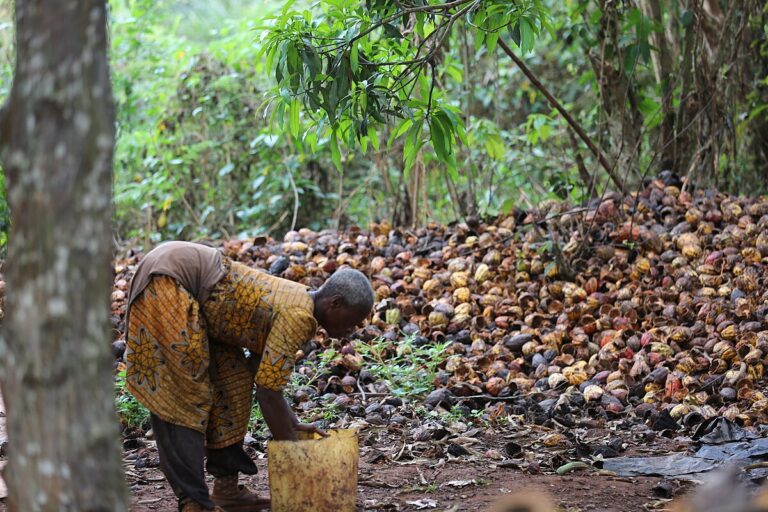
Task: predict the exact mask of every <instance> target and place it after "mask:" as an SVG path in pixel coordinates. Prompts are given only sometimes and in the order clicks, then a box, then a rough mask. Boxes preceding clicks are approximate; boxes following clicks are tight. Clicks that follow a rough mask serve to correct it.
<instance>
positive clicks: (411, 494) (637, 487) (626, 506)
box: [0, 402, 689, 512]
mask: <svg viewBox="0 0 768 512" xmlns="http://www.w3.org/2000/svg"><path fill="white" fill-rule="evenodd" d="M372 430H374V429H372ZM379 430H380V432H378V433H372V432H366V431H365V430H363V431H362V432H361V436H360V437H361V445H362V446H361V458H360V470H359V474H358V499H357V503H358V506H357V509H358V510H360V511H368V510H370V511H376V510H380V511H416V510H434V511H455V512H458V511H475V510H477V511H486V510H490V508H491V507H492V504H493V503H495V502H497V500H499V499H503V498H505V497H509V496H511V495H515V493H523V494H525V493H531V492H534V491H540V492H543V493H546V494H548V495H549V496H551V497H552V499H553V502H554V504H555V506H556V507H558V509H559V510H561V511H563V512H582V511H605V512H624V511H644V510H663V509H664V508H665V505H666V504H667V503H668V501H669V500H668V499H666V498H661V497H660V496H658V495H657V494H656V492H655V491H654V486H655V485H656V484H657V483H658V482H659V479H658V478H618V477H615V476H610V475H604V474H601V473H599V472H596V471H595V470H589V472H579V473H571V474H568V475H565V476H559V475H552V474H542V473H541V468H540V466H539V463H538V462H537V460H542V459H541V457H538V456H534V455H533V454H530V452H529V456H524V457H523V458H520V459H517V460H512V459H505V458H502V459H501V460H494V458H497V457H494V456H493V455H494V454H498V453H501V452H503V451H504V449H505V448H504V445H505V443H507V442H508V441H507V439H508V438H509V436H505V435H504V432H503V431H497V432H495V433H487V432H486V433H482V434H478V435H477V436H475V438H474V439H475V441H474V442H471V443H469V445H468V446H469V448H468V449H467V450H466V452H467V453H464V452H463V451H462V453H460V454H459V455H458V456H456V457H453V456H451V455H450V454H448V453H447V451H443V450H441V449H440V446H439V444H440V443H437V444H435V443H425V445H426V446H427V447H426V448H424V449H421V450H419V449H416V448H414V446H415V444H418V443H415V444H410V443H400V444H398V441H397V440H396V438H395V437H393V436H391V435H388V434H389V432H388V431H387V430H386V429H379ZM5 437H6V434H5V412H4V409H3V408H2V402H0V443H4V442H5V441H4V440H5ZM455 439H461V438H454V440H455ZM516 439H518V441H519V442H520V444H521V445H526V444H527V442H531V444H530V445H528V446H529V447H530V448H532V449H533V448H534V447H535V446H536V445H535V443H534V442H532V439H530V440H528V441H526V440H523V439H521V438H520V437H519V436H516ZM464 441H466V439H464ZM453 444H454V445H455V444H457V443H453ZM662 444H663V442H662ZM124 446H125V450H124V465H125V470H126V479H127V482H128V485H129V489H130V495H131V502H130V503H131V505H130V510H131V512H158V511H169V512H170V511H175V510H176V499H175V496H174V495H173V492H172V491H171V489H170V487H169V486H168V484H167V483H166V481H165V479H164V478H163V475H162V473H161V472H160V470H159V468H158V456H157V450H156V448H155V444H154V442H153V441H151V440H147V439H145V438H136V439H126V440H125V443H124ZM406 446H407V448H408V449H407V450H406V449H405V448H406ZM658 448H659V449H663V446H659V447H658ZM632 451H633V450H632V449H630V450H628V453H631V452H632ZM248 452H249V454H250V455H251V456H252V458H254V460H255V461H256V464H257V466H258V468H259V473H258V474H257V475H254V476H252V477H243V478H242V482H243V483H245V484H247V485H249V487H250V488H251V489H253V490H255V491H257V492H260V493H266V492H267V491H268V477H267V460H266V455H265V453H264V444H263V442H261V441H257V440H252V444H251V446H249V447H248ZM425 453H426V454H434V455H435V456H434V457H425V456H422V455H423V454H425ZM547 453H551V452H547ZM408 454H417V455H415V456H412V455H408ZM419 454H421V455H419ZM4 459H5V456H4V455H2V456H0V467H2V465H4V464H5V460H4ZM526 459H527V460H526ZM688 488H689V486H688V485H687V484H680V483H674V484H673V493H674V495H675V496H677V495H680V494H683V493H684V492H685V491H686V489H688ZM4 491H5V488H4V485H3V484H2V479H0V512H5V511H6V510H7V507H6V504H5V492H4ZM524 510H527V509H524ZM297 512H298V511H297Z"/></svg>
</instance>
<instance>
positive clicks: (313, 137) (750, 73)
mask: <svg viewBox="0 0 768 512" xmlns="http://www.w3.org/2000/svg"><path fill="white" fill-rule="evenodd" d="M660 5H661V9H662V12H661V14H660V20H661V21H660V22H659V20H657V19H655V18H654V17H653V16H651V15H649V14H648V13H646V12H645V11H644V10H641V9H638V8H637V7H638V6H637V4H633V3H631V2H630V3H627V2H624V3H621V2H618V3H617V2H601V1H597V0H579V1H567V2H556V1H554V0H515V1H511V2H510V1H506V0H490V1H483V2H479V1H475V0H457V1H455V2H442V1H441V0H406V1H401V2H393V1H391V0H368V1H362V0H321V1H318V2H314V3H310V2H307V1H297V2H267V3H264V2H235V1H234V0H213V1H203V0H185V1H184V2H171V1H169V0H156V1H152V0H111V2H110V41H111V45H112V48H111V64H112V77H113V90H114V96H115V99H116V103H117V114H118V138H117V146H116V154H115V227H116V233H117V235H118V239H125V238H132V237H141V238H143V239H144V241H145V242H147V243H151V242H154V241H159V240H162V239H169V238H190V239H191V238H222V237H228V236H240V237H245V236H249V235H252V234H254V233H257V232H258V233H263V232H269V233H271V234H273V235H275V236H278V237H279V236H281V234H282V233H283V232H284V231H285V230H287V229H290V228H291V227H293V226H295V227H304V226H307V227H310V228H313V229H322V228H327V227H336V226H343V225H349V224H358V225H365V224H367V223H368V222H371V221H374V220H380V219H388V220H391V221H393V222H395V223H397V224H412V223H414V224H418V223H423V222H426V221H428V220H434V221H438V222H450V221H452V220H455V219H457V218H462V217H467V216H469V215H480V216H482V215H496V214H500V213H506V212H509V211H510V210H511V209H512V208H513V207H516V206H519V207H522V208H534V207H536V206H537V205H538V204H540V203H541V202H542V201H543V200H546V199H569V200H571V201H575V202H579V201H582V200H584V199H586V198H588V197H589V196H590V195H591V194H595V193H598V194H599V193H600V192H601V191H602V190H603V189H604V188H605V187H606V186H607V182H608V181H607V179H606V175H605V173H604V171H603V170H601V169H600V167H599V166H598V165H597V162H596V160H595V158H594V157H593V156H592V155H591V153H590V152H588V151H587V150H586V149H585V147H584V146H583V144H582V143H581V142H580V141H577V142H576V143H571V141H570V131H571V130H570V128H569V127H568V125H567V124H566V123H564V122H563V120H562V118H561V117H560V114H559V113H556V112H554V111H553V110H552V107H551V106H550V105H549V104H548V102H547V101H546V99H545V98H544V96H543V95H542V93H541V92H540V91H539V90H538V89H537V88H536V87H535V86H534V85H533V84H532V83H531V82H530V81H529V79H528V78H527V77H526V76H525V75H523V74H522V73H521V72H520V70H519V69H518V68H517V67H516V66H515V65H514V64H513V63H512V61H511V60H510V59H509V58H508V56H507V55H506V54H505V53H504V52H503V51H502V49H501V47H500V44H499V41H505V42H506V43H507V44H508V46H511V47H512V48H513V49H514V50H515V51H516V52H517V53H519V54H521V55H523V56H524V57H525V58H526V62H527V64H528V66H529V67H530V68H531V69H532V70H533V71H534V73H535V74H536V75H537V76H538V78H539V79H540V80H541V82H542V83H544V84H545V85H546V86H547V87H548V88H549V90H550V92H551V93H552V94H553V95H554V96H555V97H556V98H558V99H559V100H560V102H561V103H562V104H563V105H564V106H565V107H566V109H567V110H568V111H569V112H570V113H571V114H572V116H573V117H574V118H575V119H576V120H577V122H578V123H579V124H581V126H582V127H583V128H584V130H585V132H587V133H588V134H589V135H590V136H591V137H592V138H593V139H594V140H595V142H596V144H597V145H598V146H599V147H600V148H601V149H603V150H604V151H605V152H606V154H608V157H609V159H612V158H613V157H614V156H615V154H616V153H617V152H619V151H627V148H628V147H629V146H637V149H638V155H637V161H636V167H637V170H638V171H639V172H648V173H649V174H650V175H653V174H654V173H655V172H657V171H658V168H659V166H660V165H661V160H662V158H660V157H659V153H660V148H661V147H662V146H663V144H662V142H663V141H662V140H661V139H662V137H661V135H662V133H663V131H664V130H665V129H666V128H665V122H667V121H668V120H669V119H670V118H671V119H673V121H674V119H675V118H676V117H677V118H679V122H678V124H681V123H682V124H683V125H684V126H687V125H688V124H691V123H690V121H689V119H690V118H691V117H693V116H698V117H695V119H696V121H697V122H696V123H692V124H691V126H692V128H690V131H693V130H694V129H700V130H704V131H703V132H701V133H699V132H696V133H691V135H690V138H688V139H686V140H685V141H683V142H685V143H678V144H677V145H676V146H675V147H676V148H677V150H678V156H677V157H679V158H683V157H684V156H686V155H687V154H689V153H693V152H695V149H696V147H697V146H696V144H704V145H706V144H710V142H708V141H710V140H711V141H712V142H711V144H712V145H713V148H714V149H712V150H711V153H710V149H709V148H708V147H705V148H704V150H702V153H701V159H700V161H699V163H700V164H701V163H702V162H706V163H707V165H708V166H709V167H711V169H709V170H708V171H699V170H698V169H697V170H696V173H698V174H699V175H700V176H702V181H703V182H704V183H707V182H709V183H716V184H718V185H719V186H722V187H725V188H728V189H729V190H732V191H750V192H762V191H765V190H766V188H765V187H766V186H765V183H768V181H766V179H765V177H766V176H765V175H764V174H765V173H764V166H763V165H762V162H763V161H764V160H765V157H766V156H768V143H767V142H766V138H765V135H764V134H765V133H768V131H766V129H765V126H766V125H767V124H768V109H767V108H766V104H768V95H767V94H766V91H768V82H766V76H768V65H767V64H766V62H768V60H767V59H768V58H767V57H766V54H768V51H766V43H765V40H766V37H765V34H766V23H765V16H766V13H765V12H764V6H760V5H758V3H757V2H756V1H755V0H745V2H744V3H743V4H740V6H739V8H734V9H730V10H728V12H727V13H726V14H728V13H730V15H732V16H731V17H730V18H727V19H726V20H725V21H726V22H727V23H730V24H731V25H727V24H726V25H725V28H728V26H731V29H730V30H731V32H728V33H729V34H733V33H736V32H734V29H733V27H735V28H739V27H740V26H741V27H743V29H742V30H740V31H739V32H738V33H739V34H742V36H743V37H742V39H743V43H742V46H741V47H740V48H738V49H737V48H731V47H729V46H728V45H729V44H732V43H733V41H734V40H737V39H738V38H736V37H722V38H721V40H718V41H715V43H717V44H720V45H723V48H724V49H723V51H721V52H720V54H716V53H713V54H712V55H713V57H712V58H714V57H717V58H718V59H720V61H716V60H712V64H711V66H714V65H715V63H717V62H722V63H723V65H722V66H721V67H720V68H719V69H714V68H711V69H709V70H708V71H707V68H706V66H705V67H702V66H700V65H697V67H696V68H695V69H694V71H695V73H693V74H692V75H691V77H690V80H688V82H685V84H686V85H685V86H686V87H688V89H687V90H684V88H683V84H682V83H681V82H682V81H683V78H682V77H683V76H685V67H684V66H683V64H684V62H685V61H684V59H682V57H681V56H680V55H681V52H682V51H683V50H684V48H685V39H686V36H687V35H688V34H690V35H691V36H692V37H693V39H694V40H695V41H696V45H695V49H696V51H695V52H694V54H693V56H694V58H696V59H699V60H701V59H704V58H705V57H706V55H708V53H707V52H708V51H709V49H708V47H706V44H709V43H708V42H707V41H705V40H704V39H703V38H704V37H705V36H703V35H702V33H703V30H702V29H701V27H700V19H701V16H699V15H697V14H696V13H695V12H692V11H688V10H686V8H691V9H692V8H694V7H695V5H694V6H693V7H690V6H687V4H681V3H674V2H671V3H670V2H661V3H660ZM692 5H693V4H692ZM756 5H757V6H758V7H759V8H756V7H755V6H756ZM740 20H741V21H740ZM710 21H711V20H710ZM609 22H610V23H609ZM739 23H741V25H739ZM697 24H698V25H697ZM612 27H615V30H614V28H612ZM609 28H610V29H611V30H608V29H609ZM12 29H13V26H12V20H11V7H10V5H9V4H8V3H6V4H3V5H0V98H5V97H6V96H7V93H8V90H9V88H10V85H11V76H12V69H13V52H12ZM614 32H615V34H614ZM661 35H664V36H665V37H666V38H667V39H668V42H669V43H670V44H669V45H668V46H669V48H671V49H672V50H673V51H672V52H670V55H671V58H672V64H671V70H672V71H671V72H669V73H667V74H666V75H664V76H665V77H666V78H664V79H663V80H659V78H658V77H657V73H656V70H655V66H656V65H657V63H658V62H656V61H658V60H659V58H660V48H659V47H658V45H657V44H656V43H655V38H656V37H658V36H661ZM740 37H741V36H740ZM745 48H748V51H747V50H745ZM715 50H717V48H715ZM737 50H738V51H737ZM731 55H733V59H732V60H733V62H730V61H729V60H728V59H725V57H723V56H726V57H729V56H731ZM724 59H725V60H724ZM599 62H604V63H606V64H607V65H608V66H609V68H610V69H611V70H615V74H612V75H610V77H609V79H608V80H606V79H605V78H604V77H601V76H600V71H599V66H598V65H596V63H599ZM655 62H656V63H655ZM707 66H710V64H707ZM707 77H711V78H707ZM702 80H705V81H706V80H710V82H712V83H709V84H707V83H703V85H704V86H708V87H719V89H714V90H715V93H712V94H710V93H708V91H710V90H712V89H707V88H706V87H702V83H699V82H701V81H702ZM697 81H698V82H697ZM601 84H603V85H601ZM606 84H607V85H618V86H622V87H624V88H625V89H622V90H623V91H625V92H624V93H623V94H620V95H618V97H619V99H618V100H616V104H613V105H612V104H610V102H609V101H608V96H607V95H606V91H605V90H604V86H605V85H606ZM691 84H693V85H691ZM697 87H699V88H700V89H697ZM670 94H671V95H672V102H671V103H672V110H673V112H672V113H671V117H670V116H665V115H664V111H663V109H664V108H666V107H665V102H664V99H665V97H667V96H669V95H670ZM694 97H695V98H699V97H701V98H717V99H718V101H713V102H712V104H711V105H707V106H708V108H707V109H705V111H704V112H703V113H702V112H698V111H696V110H695V109H693V107H697V108H699V107H700V106H702V105H706V103H705V102H698V103H697V102H686V101H683V100H684V99H686V98H694ZM697 101H698V100H697ZM683 107H688V109H689V110H690V112H688V111H687V110H685V109H684V108H683ZM622 116H625V117H626V118H627V119H628V120H629V122H628V124H627V126H625V127H623V128H622V129H621V130H617V129H616V127H615V126H613V125H612V124H611V123H615V121H616V120H617V119H618V118H620V117H622ZM686 116H687V117H686ZM705 119H706V122H705ZM631 126H637V127H639V129H638V130H637V131H636V134H635V135H633V137H632V142H631V144H627V143H622V141H618V142H617V140H616V133H622V132H623V133H629V132H632V130H629V129H628V128H629V127H631ZM709 127H711V129H712V130H714V129H716V130H718V131H714V132H711V133H710V132H709V131H707V130H710V128H709ZM681 128H682V127H681V126H678V127H676V130H677V131H676V132H675V133H680V132H681V131H682V132H685V130H682V129H681ZM622 144H623V145H622ZM622 148H623V149H622ZM680 154H683V156H682V157H681V156H680ZM578 158H581V159H582V160H583V162H584V166H583V168H581V169H580V168H579V167H577V164H576V162H577V159H578ZM683 160H684V158H683ZM689 164H690V162H689V161H681V162H680V163H679V164H677V166H676V167H675V170H677V171H678V173H680V174H685V173H686V172H687V171H688V168H689ZM696 167H697V166H694V168H696ZM584 169H586V171H587V172H586V173H584V172H583V170H584ZM337 171H342V172H341V173H340V172H337ZM622 172H623V171H622ZM624 174H626V173H624ZM704 178H707V180H709V181H707V180H704ZM634 179H635V183H634V184H635V185H636V183H637V182H639V176H636V177H635V178H634ZM0 197H4V194H0ZM8 223H9V222H8V212H7V208H6V207H5V206H4V202H3V201H1V200H0V233H7V227H8ZM3 236H5V235H0V246H2V242H3V238H2V237H3Z"/></svg>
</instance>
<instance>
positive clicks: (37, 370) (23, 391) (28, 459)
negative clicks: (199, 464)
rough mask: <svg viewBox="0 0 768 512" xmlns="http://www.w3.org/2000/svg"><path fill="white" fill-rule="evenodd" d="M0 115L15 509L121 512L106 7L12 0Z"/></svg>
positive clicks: (74, 0)
mask: <svg viewBox="0 0 768 512" xmlns="http://www.w3.org/2000/svg"><path fill="white" fill-rule="evenodd" d="M15 11H16V12H15V19H16V51H17V53H16V55H17V62H16V70H15V77H14V83H13V87H12V89H11V93H10V97H9V101H8V104H7V105H6V107H5V108H4V109H3V111H2V113H0V151H1V154H0V156H1V157H2V161H3V167H4V170H5V173H6V180H7V190H8V203H9V206H10V210H11V230H10V235H9V242H8V259H7V266H6V278H7V289H8V291H7V296H6V306H7V309H6V317H5V320H4V325H3V333H2V337H1V338H0V361H2V368H1V371H0V382H1V383H2V389H3V394H4V398H5V402H6V409H7V415H8V416H7V420H8V425H7V426H8V439H9V448H8V450H9V453H8V459H9V460H8V466H7V468H6V474H5V477H6V481H7V484H8V488H9V497H8V508H9V510H10V511H23V512H33V511H61V510H71V511H89V512H96V511H104V512H107V511H110V512H112V511H124V510H127V507H126V502H127V499H126V498H127V495H126V489H125V484H124V478H123V473H122V467H121V454H120V449H119V444H118V439H119V435H118V428H117V421H116V417H115V413H114V401H113V394H112V393H113V383H112V375H111V373H112V370H111V361H110V356H109V350H108V349H109V341H110V334H109V333H110V329H109V322H108V318H109V296H110V283H111V279H112V271H111V266H110V265H111V237H110V233H111V220H112V206H111V203H112V158H113V150H114V138H115V133H114V121H115V118H114V109H113V104H112V96H111V87H110V80H109V69H108V61H107V27H106V3H105V1H104V0H16V4H15Z"/></svg>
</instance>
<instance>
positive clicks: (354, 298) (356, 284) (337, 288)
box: [318, 268, 375, 313]
mask: <svg viewBox="0 0 768 512" xmlns="http://www.w3.org/2000/svg"><path fill="white" fill-rule="evenodd" d="M318 293H320V294H323V295H325V294H328V295H341V296H342V297H344V303H345V304H346V305H347V306H350V307H351V308H353V309H356V310H358V311H365V312H366V313H367V312H369V311H370V310H371V308H373V302H374V298H375V295H374V293H373V288H372V287H371V282H370V281H368V278H367V277H365V274H363V273H362V272H360V271H359V270H355V269H352V268H342V269H339V270H337V271H336V272H334V273H333V275H331V277H329V278H328V280H327V281H326V282H325V283H324V284H323V286H322V287H321V288H320V290H318Z"/></svg>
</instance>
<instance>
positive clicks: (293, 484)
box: [267, 429, 359, 512]
mask: <svg viewBox="0 0 768 512" xmlns="http://www.w3.org/2000/svg"><path fill="white" fill-rule="evenodd" d="M328 433H329V434H330V436H329V437H326V438H321V437H320V436H319V435H317V434H314V435H313V434H305V433H303V432H299V433H298V434H299V441H270V442H269V443H268V444H267V459H268V464H267V467H268V469H269V490H270V493H271V498H272V509H271V510H272V512H355V501H356V498H357V465H358V458H359V454H358V444H357V432H356V431H355V430H352V429H347V430H331V431H329V432H328Z"/></svg>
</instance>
